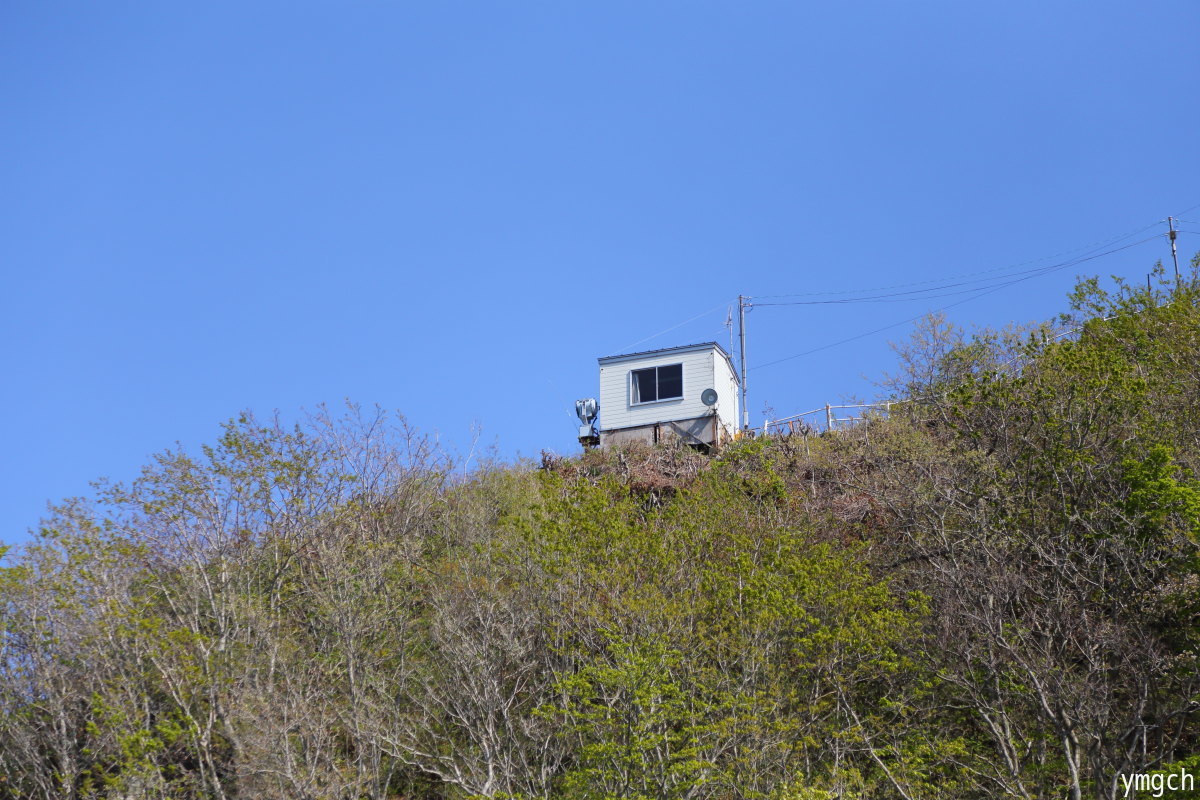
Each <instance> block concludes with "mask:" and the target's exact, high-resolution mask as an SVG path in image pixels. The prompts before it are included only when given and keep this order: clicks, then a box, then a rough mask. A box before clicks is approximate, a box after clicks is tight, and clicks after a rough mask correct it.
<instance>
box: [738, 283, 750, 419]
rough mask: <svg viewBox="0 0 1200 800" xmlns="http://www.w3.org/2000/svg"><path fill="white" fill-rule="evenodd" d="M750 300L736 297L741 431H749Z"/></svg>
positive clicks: (740, 296)
mask: <svg viewBox="0 0 1200 800" xmlns="http://www.w3.org/2000/svg"><path fill="white" fill-rule="evenodd" d="M748 305H750V298H749V297H744V296H742V295H740V294H739V295H738V340H739V342H740V343H741V348H742V357H741V359H740V363H741V367H742V387H741V388H742V430H744V431H748V430H750V409H748V408H746V306H748Z"/></svg>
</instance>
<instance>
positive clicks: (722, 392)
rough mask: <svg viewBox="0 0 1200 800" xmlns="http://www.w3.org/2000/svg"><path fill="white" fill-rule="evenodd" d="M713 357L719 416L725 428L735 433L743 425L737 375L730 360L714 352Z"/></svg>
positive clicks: (714, 385) (714, 384)
mask: <svg viewBox="0 0 1200 800" xmlns="http://www.w3.org/2000/svg"><path fill="white" fill-rule="evenodd" d="M713 358H714V360H715V361H716V380H715V382H714V383H713V388H714V389H716V390H717V416H718V417H720V418H721V423H722V424H723V425H724V426H725V428H726V429H727V430H728V431H729V432H730V433H733V432H734V431H736V430H737V429H738V428H739V427H740V426H741V418H740V417H739V416H738V402H739V401H740V399H741V396H740V395H739V393H738V382H737V377H736V375H734V372H733V369H732V368H731V367H730V366H729V362H728V361H726V360H725V359H724V358H723V357H722V356H719V355H717V354H716V353H713Z"/></svg>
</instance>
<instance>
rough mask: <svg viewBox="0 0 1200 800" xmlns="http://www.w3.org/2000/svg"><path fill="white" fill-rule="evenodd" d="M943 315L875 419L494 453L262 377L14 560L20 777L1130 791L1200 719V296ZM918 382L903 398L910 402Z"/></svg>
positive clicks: (1182, 751) (9, 737)
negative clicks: (1036, 317) (262, 411)
mask: <svg viewBox="0 0 1200 800" xmlns="http://www.w3.org/2000/svg"><path fill="white" fill-rule="evenodd" d="M1075 300H1076V307H1077V310H1078V312H1079V314H1080V317H1079V318H1078V319H1076V320H1074V321H1072V322H1071V323H1070V324H1069V325H1068V326H1067V327H1068V328H1073V327H1078V328H1079V330H1077V331H1075V332H1074V333H1073V334H1072V335H1070V336H1064V337H1059V338H1055V337H1054V336H1052V335H1051V334H1050V332H1049V329H1048V328H1038V329H1034V330H1032V331H1031V332H1027V334H1026V335H1024V336H1021V335H1018V334H1009V335H1007V336H997V337H990V336H982V337H977V338H975V339H973V340H970V341H968V340H965V339H964V338H962V337H961V336H956V335H955V334H954V333H953V331H948V330H947V329H945V328H944V327H937V326H936V325H935V326H933V327H929V328H926V329H925V332H924V334H923V335H924V336H925V338H924V340H923V341H918V342H916V343H915V345H916V346H914V347H913V348H912V349H910V350H908V351H907V354H908V358H907V361H906V364H907V366H908V367H909V372H908V374H907V375H902V376H900V377H899V378H898V379H897V380H896V381H895V382H894V384H893V386H894V391H895V392H896V394H895V395H893V398H892V399H894V400H896V401H898V405H895V406H893V409H894V410H893V413H892V414H891V416H890V417H889V418H876V419H872V420H870V421H869V422H867V423H864V424H863V425H862V426H860V427H859V428H858V429H857V430H853V431H850V432H847V433H845V434H843V435H840V436H832V435H829V436H821V437H810V438H807V439H805V438H803V437H791V438H772V439H756V440H743V441H741V442H738V443H736V444H734V445H733V446H731V447H730V448H728V449H726V450H725V451H724V452H723V453H721V454H719V455H718V456H716V457H715V458H709V457H706V456H701V455H699V454H696V453H693V452H692V451H690V450H686V449H680V450H669V449H668V450H650V449H646V450H640V449H630V450H621V451H594V452H590V453H587V454H584V455H583V456H581V457H577V458H570V459H558V458H553V457H549V456H547V457H546V458H544V459H543V464H542V468H541V469H534V468H532V467H530V466H527V465H516V466H512V465H503V464H487V465H484V466H482V467H477V468H475V469H473V470H471V471H470V472H463V471H462V470H460V469H458V468H457V466H456V465H455V464H454V463H452V460H451V459H449V458H448V457H447V456H446V455H445V454H444V453H441V452H440V451H438V450H437V449H436V448H435V447H434V446H432V444H431V442H430V441H429V440H428V439H425V438H423V437H421V436H420V435H418V434H416V433H414V432H413V431H411V430H410V429H408V428H407V427H406V426H405V425H404V423H403V420H397V419H389V418H388V417H387V416H386V415H384V414H380V413H362V412H361V411H360V410H358V409H353V408H352V409H350V411H349V413H348V414H346V415H345V416H343V417H342V418H340V419H334V418H331V417H330V416H328V415H326V414H320V415H317V416H315V417H314V418H312V419H310V420H308V421H307V422H306V423H305V424H304V425H302V426H300V427H296V428H284V427H282V426H280V425H278V424H277V423H274V422H271V423H265V424H264V423H262V422H259V421H258V420H255V419H254V418H253V417H251V416H249V415H247V416H243V417H241V418H239V419H238V420H236V421H233V422H231V423H229V424H228V425H227V426H226V429H225V432H224V435H223V436H222V438H221V439H220V440H219V441H218V442H217V443H216V444H215V445H214V446H213V447H211V448H208V449H206V450H205V451H204V452H203V453H201V454H200V455H199V456H198V457H192V456H189V455H187V454H185V453H180V452H172V453H167V454H164V455H162V456H160V457H159V458H158V459H156V461H155V463H154V464H152V465H151V466H150V467H148V468H147V470H146V471H145V473H144V474H143V476H142V477H141V478H140V479H139V480H138V481H135V482H134V483H133V484H132V485H129V486H108V487H105V488H103V490H102V491H101V492H100V494H99V495H98V497H97V498H96V499H95V500H94V501H93V502H90V503H85V502H82V501H73V502H69V503H66V504H63V505H62V506H60V507H59V508H58V509H57V510H56V512H55V514H54V515H53V516H52V517H51V518H50V519H48V520H47V521H46V522H45V524H44V526H43V528H42V530H41V533H40V535H39V537H38V539H37V541H36V542H35V544H34V545H32V546H31V547H29V548H28V549H27V550H26V551H25V552H24V553H23V554H21V555H20V557H19V558H17V559H16V560H15V561H14V562H13V566H11V567H8V568H6V569H5V570H4V572H3V575H2V577H0V580H2V584H0V592H2V593H3V599H4V604H3V608H2V624H3V629H2V631H3V638H2V639H0V646H2V647H3V658H2V659H0V774H2V775H3V777H2V778H0V796H10V797H22V798H24V797H30V798H32V797H39V798H40V797H58V798H86V797H129V798H160V797H161V798H168V797H169V798H188V797H195V798H199V797H204V798H252V797H253V798H271V797H276V798H314V799H315V798H399V797H410V798H455V797H457V798H462V797H481V796H482V797H527V798H534V797H545V798H549V797H565V798H608V797H621V798H705V797H707V798H778V799H779V800H785V799H787V800H790V799H792V798H819V797H843V798H852V797H863V798H918V797H920V798H942V797H944V798H950V797H954V798H964V797H965V798H970V797H977V798H988V797H999V796H1010V797H1024V798H1035V797H1053V796H1061V795H1064V794H1065V795H1067V796H1073V797H1083V796H1097V797H1112V796H1119V795H1120V794H1121V791H1122V790H1121V787H1120V784H1119V777H1120V776H1121V775H1128V774H1131V773H1134V772H1139V771H1148V770H1154V769H1165V768H1169V767H1170V765H1171V764H1173V763H1176V762H1183V761H1184V760H1185V759H1187V758H1189V757H1193V762H1187V763H1194V754H1195V752H1196V748H1197V745H1198V741H1197V738H1198V733H1200V731H1198V729H1197V713H1198V709H1200V703H1198V700H1200V698H1198V696H1197V691H1198V686H1197V675H1198V667H1200V665H1198V664H1197V663H1196V659H1197V655H1196V654H1197V635H1198V633H1200V630H1198V628H1197V620H1198V617H1197V614H1198V613H1200V602H1198V599H1197V598H1198V597H1200V593H1198V586H1200V579H1198V576H1197V569H1198V567H1200V563H1198V561H1197V556H1198V553H1197V536H1198V535H1200V483H1198V482H1197V480H1196V469H1197V467H1198V466H1200V465H1198V459H1200V419H1198V418H1197V413H1198V412H1197V409H1198V408H1200V386H1198V384H1197V379H1198V376H1200V312H1198V311H1197V309H1196V305H1195V300H1196V295H1195V294H1194V293H1193V292H1192V291H1191V290H1190V289H1187V288H1184V289H1180V290H1178V291H1175V292H1173V293H1171V294H1170V295H1161V296H1155V295H1151V294H1149V293H1147V292H1141V291H1132V290H1118V291H1117V292H1116V293H1115V294H1113V295H1111V296H1110V295H1106V294H1104V293H1103V292H1101V291H1099V289H1098V288H1097V287H1096V286H1095V285H1094V284H1085V285H1083V286H1082V287H1081V291H1080V292H1079V293H1078V295H1077V296H1076V298H1075ZM901 401H903V402H901Z"/></svg>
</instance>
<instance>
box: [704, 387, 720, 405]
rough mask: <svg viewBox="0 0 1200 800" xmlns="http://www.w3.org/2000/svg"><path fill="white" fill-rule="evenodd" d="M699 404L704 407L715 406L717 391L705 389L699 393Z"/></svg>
mask: <svg viewBox="0 0 1200 800" xmlns="http://www.w3.org/2000/svg"><path fill="white" fill-rule="evenodd" d="M700 402H701V403H704V405H706V406H715V405H716V404H717V390H716V389H705V390H704V391H703V392H701V393H700Z"/></svg>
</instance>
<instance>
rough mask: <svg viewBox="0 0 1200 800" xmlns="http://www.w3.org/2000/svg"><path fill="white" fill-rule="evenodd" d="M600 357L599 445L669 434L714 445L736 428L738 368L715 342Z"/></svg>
mask: <svg viewBox="0 0 1200 800" xmlns="http://www.w3.org/2000/svg"><path fill="white" fill-rule="evenodd" d="M598 361H599V363H600V427H599V433H600V446H601V447H606V446H608V445H613V444H621V443H625V442H634V441H636V442H646V443H650V444H655V443H658V442H665V441H668V440H671V439H682V440H683V441H685V442H688V443H691V444H703V445H710V446H712V445H720V444H721V443H723V442H725V441H728V440H729V439H731V438H732V437H733V435H734V433H735V432H736V431H737V426H738V389H739V384H738V378H737V371H736V370H734V368H733V361H732V360H731V359H730V357H729V354H728V353H726V352H725V350H724V348H722V347H721V345H719V344H717V343H716V342H704V343H702V344H690V345H685V346H683V347H668V348H665V349H662V350H649V351H646V352H643V353H629V354H628V355H623V356H606V357H604V358H601V359H598Z"/></svg>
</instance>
